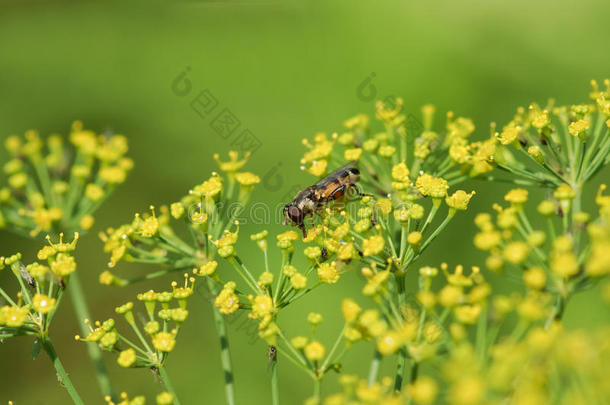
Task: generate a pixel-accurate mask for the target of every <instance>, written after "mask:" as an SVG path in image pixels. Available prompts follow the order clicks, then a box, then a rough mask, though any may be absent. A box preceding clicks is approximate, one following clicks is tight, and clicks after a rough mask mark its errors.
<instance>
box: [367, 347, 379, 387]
mask: <svg viewBox="0 0 610 405" xmlns="http://www.w3.org/2000/svg"><path fill="white" fill-rule="evenodd" d="M380 364H381V353H379V351H377V349H375V353H373V360H372V361H371V367H370V369H369V381H368V382H369V385H373V384H374V383H375V381H377V374H378V373H379V365H380Z"/></svg>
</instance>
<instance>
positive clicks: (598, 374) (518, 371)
mask: <svg viewBox="0 0 610 405" xmlns="http://www.w3.org/2000/svg"><path fill="white" fill-rule="evenodd" d="M607 339H608V330H600V331H595V332H593V333H585V332H581V331H576V332H568V331H564V330H563V329H562V328H561V326H559V325H557V324H554V325H553V326H552V327H551V328H550V329H544V328H534V329H532V330H531V331H530V332H529V333H527V335H525V336H524V337H523V339H520V340H519V341H515V340H513V339H507V340H505V341H502V342H500V343H497V344H494V345H492V346H491V347H489V348H488V349H487V350H488V351H489V353H490V358H489V359H488V360H486V361H481V359H480V356H479V352H478V351H477V347H475V346H473V345H471V344H470V343H468V342H467V341H465V340H462V341H455V342H454V347H453V349H452V351H451V354H450V355H449V357H447V358H446V359H444V360H442V361H441V362H440V364H439V367H438V368H437V369H438V370H439V372H438V373H437V374H433V373H430V374H429V375H422V376H416V377H417V378H415V379H413V380H412V381H411V383H409V384H408V385H406V386H405V387H403V388H402V389H401V390H396V389H395V387H394V386H393V385H392V382H393V381H392V379H391V378H389V377H384V378H382V379H381V382H380V383H379V382H374V383H369V382H367V381H365V380H361V379H359V378H358V377H357V376H355V375H351V374H345V375H342V376H341V377H340V380H339V381H340V383H341V386H342V392H340V393H337V394H333V395H329V396H328V397H326V398H325V400H324V401H323V404H324V405H346V404H358V405H360V404H362V405H365V404H392V405H394V404H396V405H398V404H408V403H414V404H417V405H430V404H438V403H442V404H445V403H447V404H451V405H471V404H481V403H489V404H500V403H528V404H547V403H550V402H553V400H554V399H556V400H557V399H561V401H560V403H580V402H582V400H583V398H588V397H590V398H604V397H607V396H608V395H609V393H610V392H609V391H608V386H607V384H604V382H603V381H604V376H605V374H606V373H607V370H608V368H607V365H606V362H608V361H609V360H610V351H608V346H607V345H606V344H604V342H605V341H606V340H607ZM593 402H594V403H600V402H598V401H595V400H593Z"/></svg>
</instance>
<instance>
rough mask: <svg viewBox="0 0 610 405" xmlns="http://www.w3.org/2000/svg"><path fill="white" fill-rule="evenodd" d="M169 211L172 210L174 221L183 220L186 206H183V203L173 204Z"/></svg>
mask: <svg viewBox="0 0 610 405" xmlns="http://www.w3.org/2000/svg"><path fill="white" fill-rule="evenodd" d="M169 209H170V213H171V215H172V217H173V218H174V219H179V218H182V215H184V206H183V205H182V203H179V202H175V203H172V204H171V205H170V206H169Z"/></svg>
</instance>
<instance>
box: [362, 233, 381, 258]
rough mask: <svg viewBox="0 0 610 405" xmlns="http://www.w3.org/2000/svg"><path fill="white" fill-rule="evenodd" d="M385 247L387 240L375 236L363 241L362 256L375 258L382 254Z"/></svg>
mask: <svg viewBox="0 0 610 405" xmlns="http://www.w3.org/2000/svg"><path fill="white" fill-rule="evenodd" d="M384 246H385V240H384V239H383V236H381V235H373V236H371V237H370V238H368V239H364V240H363V241H362V254H363V255H364V256H373V255H376V254H379V253H381V251H383V248H384Z"/></svg>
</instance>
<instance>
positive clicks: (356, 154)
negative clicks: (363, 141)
mask: <svg viewBox="0 0 610 405" xmlns="http://www.w3.org/2000/svg"><path fill="white" fill-rule="evenodd" d="M360 156H362V148H353V149H346V150H345V152H343V157H344V158H345V160H347V161H348V162H351V161H353V160H359V159H360Z"/></svg>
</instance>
